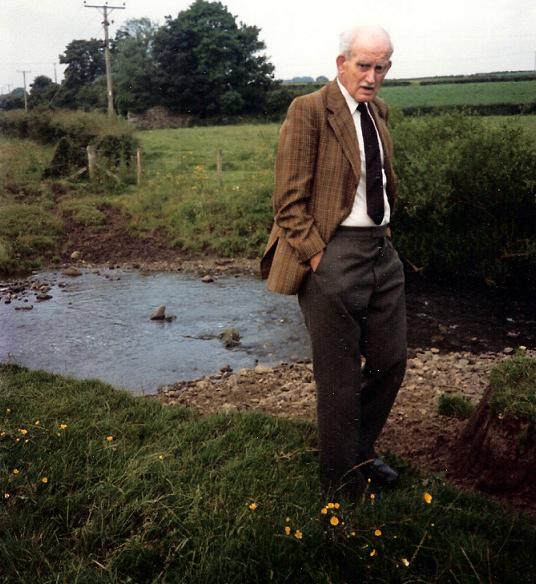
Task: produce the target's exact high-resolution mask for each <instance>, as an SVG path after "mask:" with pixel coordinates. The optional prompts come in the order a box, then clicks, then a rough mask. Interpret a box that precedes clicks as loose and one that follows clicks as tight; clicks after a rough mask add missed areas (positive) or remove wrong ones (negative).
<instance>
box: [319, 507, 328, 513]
mask: <svg viewBox="0 0 536 584" xmlns="http://www.w3.org/2000/svg"><path fill="white" fill-rule="evenodd" d="M327 512H328V508H327V507H322V509H320V513H322V515H326V513H327Z"/></svg>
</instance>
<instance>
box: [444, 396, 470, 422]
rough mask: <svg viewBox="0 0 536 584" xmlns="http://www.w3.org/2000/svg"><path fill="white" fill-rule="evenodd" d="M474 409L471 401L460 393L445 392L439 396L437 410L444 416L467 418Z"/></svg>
mask: <svg viewBox="0 0 536 584" xmlns="http://www.w3.org/2000/svg"><path fill="white" fill-rule="evenodd" d="M474 409H475V406H474V405H473V404H472V403H471V401H470V400H468V399H467V398H466V397H465V396H463V395H461V394H459V393H443V394H441V395H440V396H439V400H438V404H437V411H438V412H439V413H440V414H441V415H442V416H447V417H449V418H458V419H459V420H466V419H467V418H469V417H470V416H471V414H472V413H473V411H474Z"/></svg>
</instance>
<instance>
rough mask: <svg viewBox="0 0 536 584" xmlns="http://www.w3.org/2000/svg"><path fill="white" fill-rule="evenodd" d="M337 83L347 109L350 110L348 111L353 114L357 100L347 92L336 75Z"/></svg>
mask: <svg viewBox="0 0 536 584" xmlns="http://www.w3.org/2000/svg"><path fill="white" fill-rule="evenodd" d="M337 85H338V86H339V89H340V90H341V93H342V95H343V97H344V99H345V101H346V104H347V105H348V109H349V110H350V113H351V114H352V116H353V115H354V114H355V111H356V109H357V106H358V102H357V101H356V100H355V99H354V98H353V97H352V96H351V95H350V94H349V93H348V90H347V89H346V87H344V85H343V84H342V83H341V82H340V81H339V78H338V77H337ZM367 109H368V107H367Z"/></svg>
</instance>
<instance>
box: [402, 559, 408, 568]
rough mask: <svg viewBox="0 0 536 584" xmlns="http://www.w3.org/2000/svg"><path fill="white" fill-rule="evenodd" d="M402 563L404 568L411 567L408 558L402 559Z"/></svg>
mask: <svg viewBox="0 0 536 584" xmlns="http://www.w3.org/2000/svg"><path fill="white" fill-rule="evenodd" d="M402 563H403V564H404V566H406V568H407V567H408V566H409V561H408V560H407V559H406V558H402Z"/></svg>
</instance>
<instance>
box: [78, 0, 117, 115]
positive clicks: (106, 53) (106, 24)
mask: <svg viewBox="0 0 536 584" xmlns="http://www.w3.org/2000/svg"><path fill="white" fill-rule="evenodd" d="M84 6H85V7H86V8H97V10H101V11H102V14H103V16H104V20H103V21H102V25H103V27H104V62H105V64H106V90H107V95H108V115H109V116H113V115H114V95H113V89H112V59H111V57H110V47H109V44H110V43H109V38H108V27H109V26H110V22H109V20H108V14H109V13H110V12H112V11H113V10H124V9H125V3H124V2H123V6H108V2H105V3H104V4H103V5H98V6H95V5H93V4H86V1H85V0H84Z"/></svg>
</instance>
